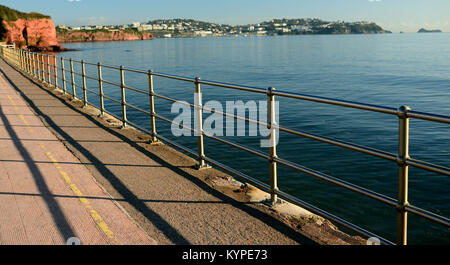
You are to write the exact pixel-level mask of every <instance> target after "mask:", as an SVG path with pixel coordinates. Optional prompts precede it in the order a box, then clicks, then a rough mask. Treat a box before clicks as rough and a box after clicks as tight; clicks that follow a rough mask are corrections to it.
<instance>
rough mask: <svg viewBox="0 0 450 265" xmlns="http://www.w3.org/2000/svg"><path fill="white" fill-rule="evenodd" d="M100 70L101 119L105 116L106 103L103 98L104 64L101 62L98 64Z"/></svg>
mask: <svg viewBox="0 0 450 265" xmlns="http://www.w3.org/2000/svg"><path fill="white" fill-rule="evenodd" d="M97 69H98V89H99V95H100V117H103V115H105V103H104V98H103V77H102V64H101V63H100V62H99V63H98V64H97Z"/></svg>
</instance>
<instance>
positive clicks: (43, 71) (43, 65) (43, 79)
mask: <svg viewBox="0 0 450 265" xmlns="http://www.w3.org/2000/svg"><path fill="white" fill-rule="evenodd" d="M41 63H42V82H44V83H46V82H47V80H45V62H44V55H43V54H41Z"/></svg>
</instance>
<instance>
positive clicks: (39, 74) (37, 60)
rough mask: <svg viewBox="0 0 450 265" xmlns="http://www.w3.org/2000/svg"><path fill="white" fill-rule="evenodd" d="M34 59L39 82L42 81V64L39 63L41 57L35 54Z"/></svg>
mask: <svg viewBox="0 0 450 265" xmlns="http://www.w3.org/2000/svg"><path fill="white" fill-rule="evenodd" d="M34 58H36V59H35V60H36V72H37V73H36V74H37V75H36V77H37V79H38V80H39V81H41V63H40V62H39V56H38V55H37V54H36V53H35V54H34Z"/></svg>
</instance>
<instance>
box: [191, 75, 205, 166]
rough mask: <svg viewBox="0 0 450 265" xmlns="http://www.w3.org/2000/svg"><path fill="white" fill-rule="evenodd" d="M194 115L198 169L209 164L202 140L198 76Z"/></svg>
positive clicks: (200, 97) (201, 110)
mask: <svg viewBox="0 0 450 265" xmlns="http://www.w3.org/2000/svg"><path fill="white" fill-rule="evenodd" d="M194 84H195V104H194V105H195V106H196V108H195V117H196V124H195V127H196V133H197V134H198V162H199V164H198V169H199V170H201V169H206V168H209V166H208V165H207V164H206V163H205V159H204V158H205V146H204V140H203V103H202V92H201V87H200V77H196V78H195V83H194Z"/></svg>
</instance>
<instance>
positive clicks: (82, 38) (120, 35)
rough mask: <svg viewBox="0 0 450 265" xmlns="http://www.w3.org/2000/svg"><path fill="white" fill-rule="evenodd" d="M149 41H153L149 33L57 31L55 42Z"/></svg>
mask: <svg viewBox="0 0 450 265" xmlns="http://www.w3.org/2000/svg"><path fill="white" fill-rule="evenodd" d="M151 39H153V35H152V34H151V33H145V32H138V31H124V30H119V31H108V30H93V31H81V30H78V31H67V30H60V29H58V31H57V40H58V41H59V42H91V41H130V40H151Z"/></svg>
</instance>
